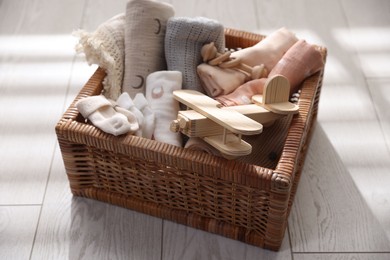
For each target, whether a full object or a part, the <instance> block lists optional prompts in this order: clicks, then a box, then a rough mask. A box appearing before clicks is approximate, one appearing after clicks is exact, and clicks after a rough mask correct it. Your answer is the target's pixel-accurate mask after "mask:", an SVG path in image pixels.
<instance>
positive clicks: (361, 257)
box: [294, 253, 390, 260]
mask: <svg viewBox="0 0 390 260" xmlns="http://www.w3.org/2000/svg"><path fill="white" fill-rule="evenodd" d="M294 259H295V260H373V259H375V260H387V259H390V254H389V253H376V254H375V253H371V254H370V253H362V254H358V253H356V254H353V253H347V254H294Z"/></svg>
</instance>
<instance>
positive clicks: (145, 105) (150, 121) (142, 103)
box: [133, 93, 155, 139]
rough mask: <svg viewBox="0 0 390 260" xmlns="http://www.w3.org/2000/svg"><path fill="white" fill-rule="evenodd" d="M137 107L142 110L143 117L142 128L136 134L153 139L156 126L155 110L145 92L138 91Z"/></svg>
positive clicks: (135, 101)
mask: <svg viewBox="0 0 390 260" xmlns="http://www.w3.org/2000/svg"><path fill="white" fill-rule="evenodd" d="M133 101H134V105H135V107H136V108H137V109H138V110H139V111H141V113H142V116H143V119H142V122H141V123H140V130H139V131H137V133H136V135H137V136H141V137H144V138H147V139H152V137H153V132H154V128H155V116H154V112H153V110H152V109H151V108H150V106H149V102H148V101H147V100H146V98H145V96H144V94H142V93H138V94H137V95H135V97H134V100H133Z"/></svg>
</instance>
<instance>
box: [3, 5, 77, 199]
mask: <svg viewBox="0 0 390 260" xmlns="http://www.w3.org/2000/svg"><path fill="white" fill-rule="evenodd" d="M83 6H84V1H67V2H64V1H44V0H42V1H3V2H2V3H1V7H2V8H1V9H0V19H1V22H0V24H1V27H0V38H1V41H0V42H1V43H0V66H1V70H0V111H1V112H0V121H1V125H0V145H1V148H2V149H1V151H0V155H1V156H2V160H1V161H0V168H1V173H2V174H1V177H0V180H1V181H0V204H3V205H4V204H5V205H7V204H41V203H42V199H43V195H44V190H45V187H46V182H47V177H48V174H49V168H50V162H51V159H52V156H53V151H54V145H55V134H54V126H55V124H56V122H57V120H58V119H59V117H60V115H61V113H62V110H63V103H64V100H65V94H66V89H67V87H68V81H69V76H70V71H71V63H72V59H73V56H74V43H75V42H74V39H72V37H71V36H70V34H68V33H70V32H71V30H72V28H73V27H74V26H75V25H76V24H77V23H79V22H80V20H81V16H82V10H83ZM60 10H61V12H59V11H60ZM12 14H13V15H12ZM15 14H18V15H15ZM58 19H60V20H61V22H53V21H58Z"/></svg>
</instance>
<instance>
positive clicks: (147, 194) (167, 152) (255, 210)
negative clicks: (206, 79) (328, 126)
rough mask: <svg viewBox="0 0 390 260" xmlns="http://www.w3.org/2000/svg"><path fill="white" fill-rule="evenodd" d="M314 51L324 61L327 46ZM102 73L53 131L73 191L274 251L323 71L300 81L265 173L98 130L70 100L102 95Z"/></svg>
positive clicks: (229, 36)
mask: <svg viewBox="0 0 390 260" xmlns="http://www.w3.org/2000/svg"><path fill="white" fill-rule="evenodd" d="M225 37H226V45H227V47H229V48H238V47H241V48H245V47H249V46H252V45H254V44H256V43H257V42H259V41H260V40H262V39H263V38H264V36H261V35H258V34H254V33H249V32H243V31H238V30H234V29H226V30H225ZM318 48H319V50H320V51H321V53H322V54H323V57H324V61H325V58H326V52H327V50H326V48H324V47H318ZM105 75H106V74H105V72H104V71H103V70H102V69H100V68H99V69H97V71H96V72H95V73H94V74H93V76H92V77H91V78H90V80H89V81H88V82H87V83H86V85H85V86H84V87H83V88H82V90H81V91H80V93H79V94H78V96H77V97H76V99H75V100H74V101H73V103H72V104H71V105H70V107H69V108H68V109H67V111H66V112H65V113H64V115H63V116H62V118H61V119H60V121H59V122H58V124H57V126H56V133H57V137H58V142H59V145H60V149H61V153H62V157H63V161H64V165H65V169H66V173H67V176H68V179H69V183H70V188H71V191H72V193H73V194H74V195H76V196H82V197H87V198H92V199H96V200H100V201H104V202H107V203H111V204H114V205H119V206H122V207H125V208H129V209H133V210H136V211H139V212H143V213H146V214H149V215H153V216H157V217H160V218H164V219H168V220H171V221H174V222H178V223H181V224H184V225H188V226H191V227H194V228H197V229H202V230H205V231H208V232H212V233H216V234H219V235H222V236H225V237H229V238H232V239H236V240H240V241H243V242H245V243H248V244H252V245H256V246H259V247H264V248H268V249H271V250H278V249H279V247H280V245H281V243H282V240H283V237H284V233H285V229H286V225H287V218H288V215H289V212H290V208H291V205H292V202H293V199H294V195H295V192H296V189H297V185H298V182H299V177H300V174H301V169H302V166H303V162H304V158H305V153H306V150H307V146H308V142H309V140H310V130H311V128H312V124H313V121H315V117H316V115H317V110H318V102H319V98H320V92H321V86H322V78H323V71H321V72H319V73H317V74H315V75H313V76H311V77H310V78H308V79H306V80H305V81H304V83H303V84H302V88H301V94H300V98H299V103H298V104H299V107H300V110H299V114H297V115H295V116H294V117H293V118H292V119H291V124H290V127H289V128H288V131H286V136H285V138H284V139H283V140H284V143H282V149H281V154H280V155H279V160H278V161H276V162H275V167H271V168H270V167H264V166H262V165H261V164H260V163H254V162H253V155H252V160H251V163H247V162H244V161H241V160H231V161H228V160H225V159H223V158H219V157H215V156H212V155H209V154H206V153H203V152H199V151H192V150H188V149H184V148H179V147H175V146H172V145H169V144H165V143H161V142H157V141H154V140H148V139H144V138H140V137H137V136H133V135H124V136H120V137H115V136H112V135H109V134H106V133H104V132H102V131H100V130H98V129H97V128H95V127H94V126H93V125H91V124H88V123H86V122H85V119H84V118H83V117H82V116H81V115H80V114H79V112H78V111H77V109H76V107H75V103H76V102H77V101H78V100H79V99H81V98H84V97H87V96H91V95H98V94H100V92H101V90H102V81H103V79H104V77H105ZM277 140H279V139H277ZM254 158H255V157H254ZM259 162H261V159H259Z"/></svg>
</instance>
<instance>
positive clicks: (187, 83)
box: [165, 17, 225, 93]
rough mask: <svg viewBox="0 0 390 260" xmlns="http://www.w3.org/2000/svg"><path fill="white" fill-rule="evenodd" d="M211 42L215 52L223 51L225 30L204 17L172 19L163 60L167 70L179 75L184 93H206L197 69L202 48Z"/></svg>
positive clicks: (168, 24) (168, 26) (200, 61)
mask: <svg viewBox="0 0 390 260" xmlns="http://www.w3.org/2000/svg"><path fill="white" fill-rule="evenodd" d="M210 42H214V43H215V46H216V47H217V50H218V51H219V52H221V53H222V52H223V51H224V50H225V36H224V27H223V25H222V24H220V23H219V22H217V21H215V20H212V19H209V18H205V17H194V18H190V17H171V18H170V19H169V20H168V23H167V30H166V35H165V58H166V61H167V66H168V70H177V71H181V72H182V74H183V89H192V90H197V91H200V92H202V93H205V91H204V90H203V87H202V85H201V81H200V78H199V77H198V74H197V71H196V67H197V66H198V65H199V64H201V63H202V62H203V61H202V56H201V53H200V51H201V48H202V46H203V45H204V44H205V43H210Z"/></svg>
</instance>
